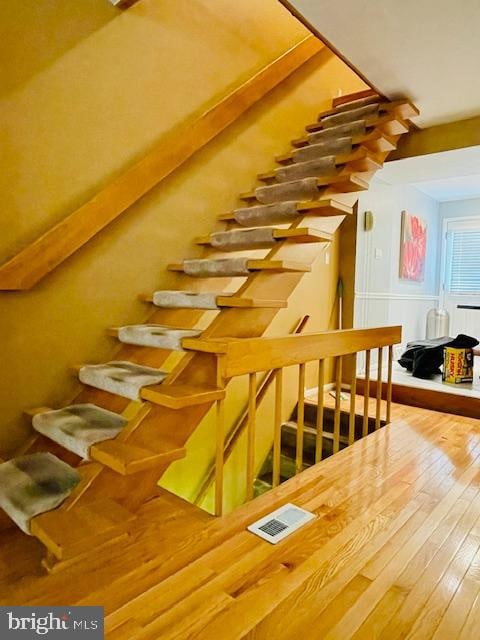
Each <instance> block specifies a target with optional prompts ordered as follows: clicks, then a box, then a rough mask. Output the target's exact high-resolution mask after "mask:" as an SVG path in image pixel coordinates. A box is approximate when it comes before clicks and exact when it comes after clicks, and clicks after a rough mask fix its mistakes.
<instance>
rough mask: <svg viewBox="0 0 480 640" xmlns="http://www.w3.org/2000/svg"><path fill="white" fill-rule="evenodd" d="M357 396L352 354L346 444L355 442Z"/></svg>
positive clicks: (355, 372) (355, 373) (355, 361)
mask: <svg viewBox="0 0 480 640" xmlns="http://www.w3.org/2000/svg"><path fill="white" fill-rule="evenodd" d="M356 396H357V354H356V353H354V354H353V356H352V379H351V382H350V418H349V423H348V444H349V445H351V444H353V443H354V442H355V400H356Z"/></svg>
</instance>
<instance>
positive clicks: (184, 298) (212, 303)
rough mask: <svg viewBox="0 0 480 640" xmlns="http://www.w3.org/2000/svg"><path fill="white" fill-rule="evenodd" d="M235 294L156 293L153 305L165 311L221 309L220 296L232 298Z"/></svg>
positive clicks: (215, 292) (165, 291)
mask: <svg viewBox="0 0 480 640" xmlns="http://www.w3.org/2000/svg"><path fill="white" fill-rule="evenodd" d="M232 295H233V293H223V292H221V293H219V292H217V291H214V292H206V293H197V292H195V291H167V290H164V291H155V293H154V294H153V304H154V305H155V306H157V307H162V308H164V309H212V310H215V309H219V308H220V307H219V306H218V304H217V298H218V297H219V296H222V297H224V296H232Z"/></svg>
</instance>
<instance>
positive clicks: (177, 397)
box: [141, 384, 225, 409]
mask: <svg viewBox="0 0 480 640" xmlns="http://www.w3.org/2000/svg"><path fill="white" fill-rule="evenodd" d="M141 395H142V398H144V399H145V400H149V401H150V402H153V403H154V404H159V405H162V406H164V407H168V408H169V409H182V408H183V407H192V406H195V405H199V404H208V403H210V402H215V401H216V400H221V399H222V398H224V397H225V390H224V389H216V388H215V387H200V386H194V385H187V384H171V385H161V384H158V385H152V386H150V387H144V388H143V389H142V393H141Z"/></svg>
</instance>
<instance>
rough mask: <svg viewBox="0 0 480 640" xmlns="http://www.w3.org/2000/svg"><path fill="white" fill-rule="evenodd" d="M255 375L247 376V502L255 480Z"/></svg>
mask: <svg viewBox="0 0 480 640" xmlns="http://www.w3.org/2000/svg"><path fill="white" fill-rule="evenodd" d="M256 405H257V374H256V373H250V374H249V376H248V425H247V500H251V499H252V498H253V483H254V480H255V412H256V409H257V406H256Z"/></svg>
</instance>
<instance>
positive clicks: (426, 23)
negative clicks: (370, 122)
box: [289, 0, 480, 127]
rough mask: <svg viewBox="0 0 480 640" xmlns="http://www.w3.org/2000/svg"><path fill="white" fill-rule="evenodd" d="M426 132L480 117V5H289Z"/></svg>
mask: <svg viewBox="0 0 480 640" xmlns="http://www.w3.org/2000/svg"><path fill="white" fill-rule="evenodd" d="M289 4H290V5H291V6H292V7H293V8H294V9H296V10H297V11H298V12H299V13H300V14H301V15H303V16H304V18H305V19H306V20H307V21H308V22H309V23H310V24H311V25H312V26H313V27H315V29H316V30H317V31H318V32H319V33H320V34H321V35H322V36H324V37H325V38H326V39H327V40H328V41H329V42H330V43H331V44H332V45H333V46H334V47H335V48H336V49H337V50H338V51H339V52H340V53H341V54H342V55H344V56H345V58H346V59H347V60H349V61H350V62H351V63H352V64H353V65H354V66H355V67H356V68H357V69H358V70H359V71H360V72H361V73H362V74H363V75H364V76H365V77H366V78H368V79H369V81H370V82H371V83H372V84H373V85H375V87H376V88H377V89H378V90H380V91H381V92H382V93H384V94H385V95H387V96H388V97H389V98H394V97H397V96H407V97H409V98H411V99H412V100H413V101H414V102H415V104H416V105H417V106H418V107H419V109H420V113H421V115H420V117H419V118H416V119H415V122H416V124H418V125H419V126H420V127H425V126H432V125H435V124H440V123H442V122H451V121H454V120H462V119H465V118H468V117H471V116H474V115H478V114H480V82H479V81H478V73H479V67H480V0H456V1H455V0H341V1H340V0H289Z"/></svg>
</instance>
